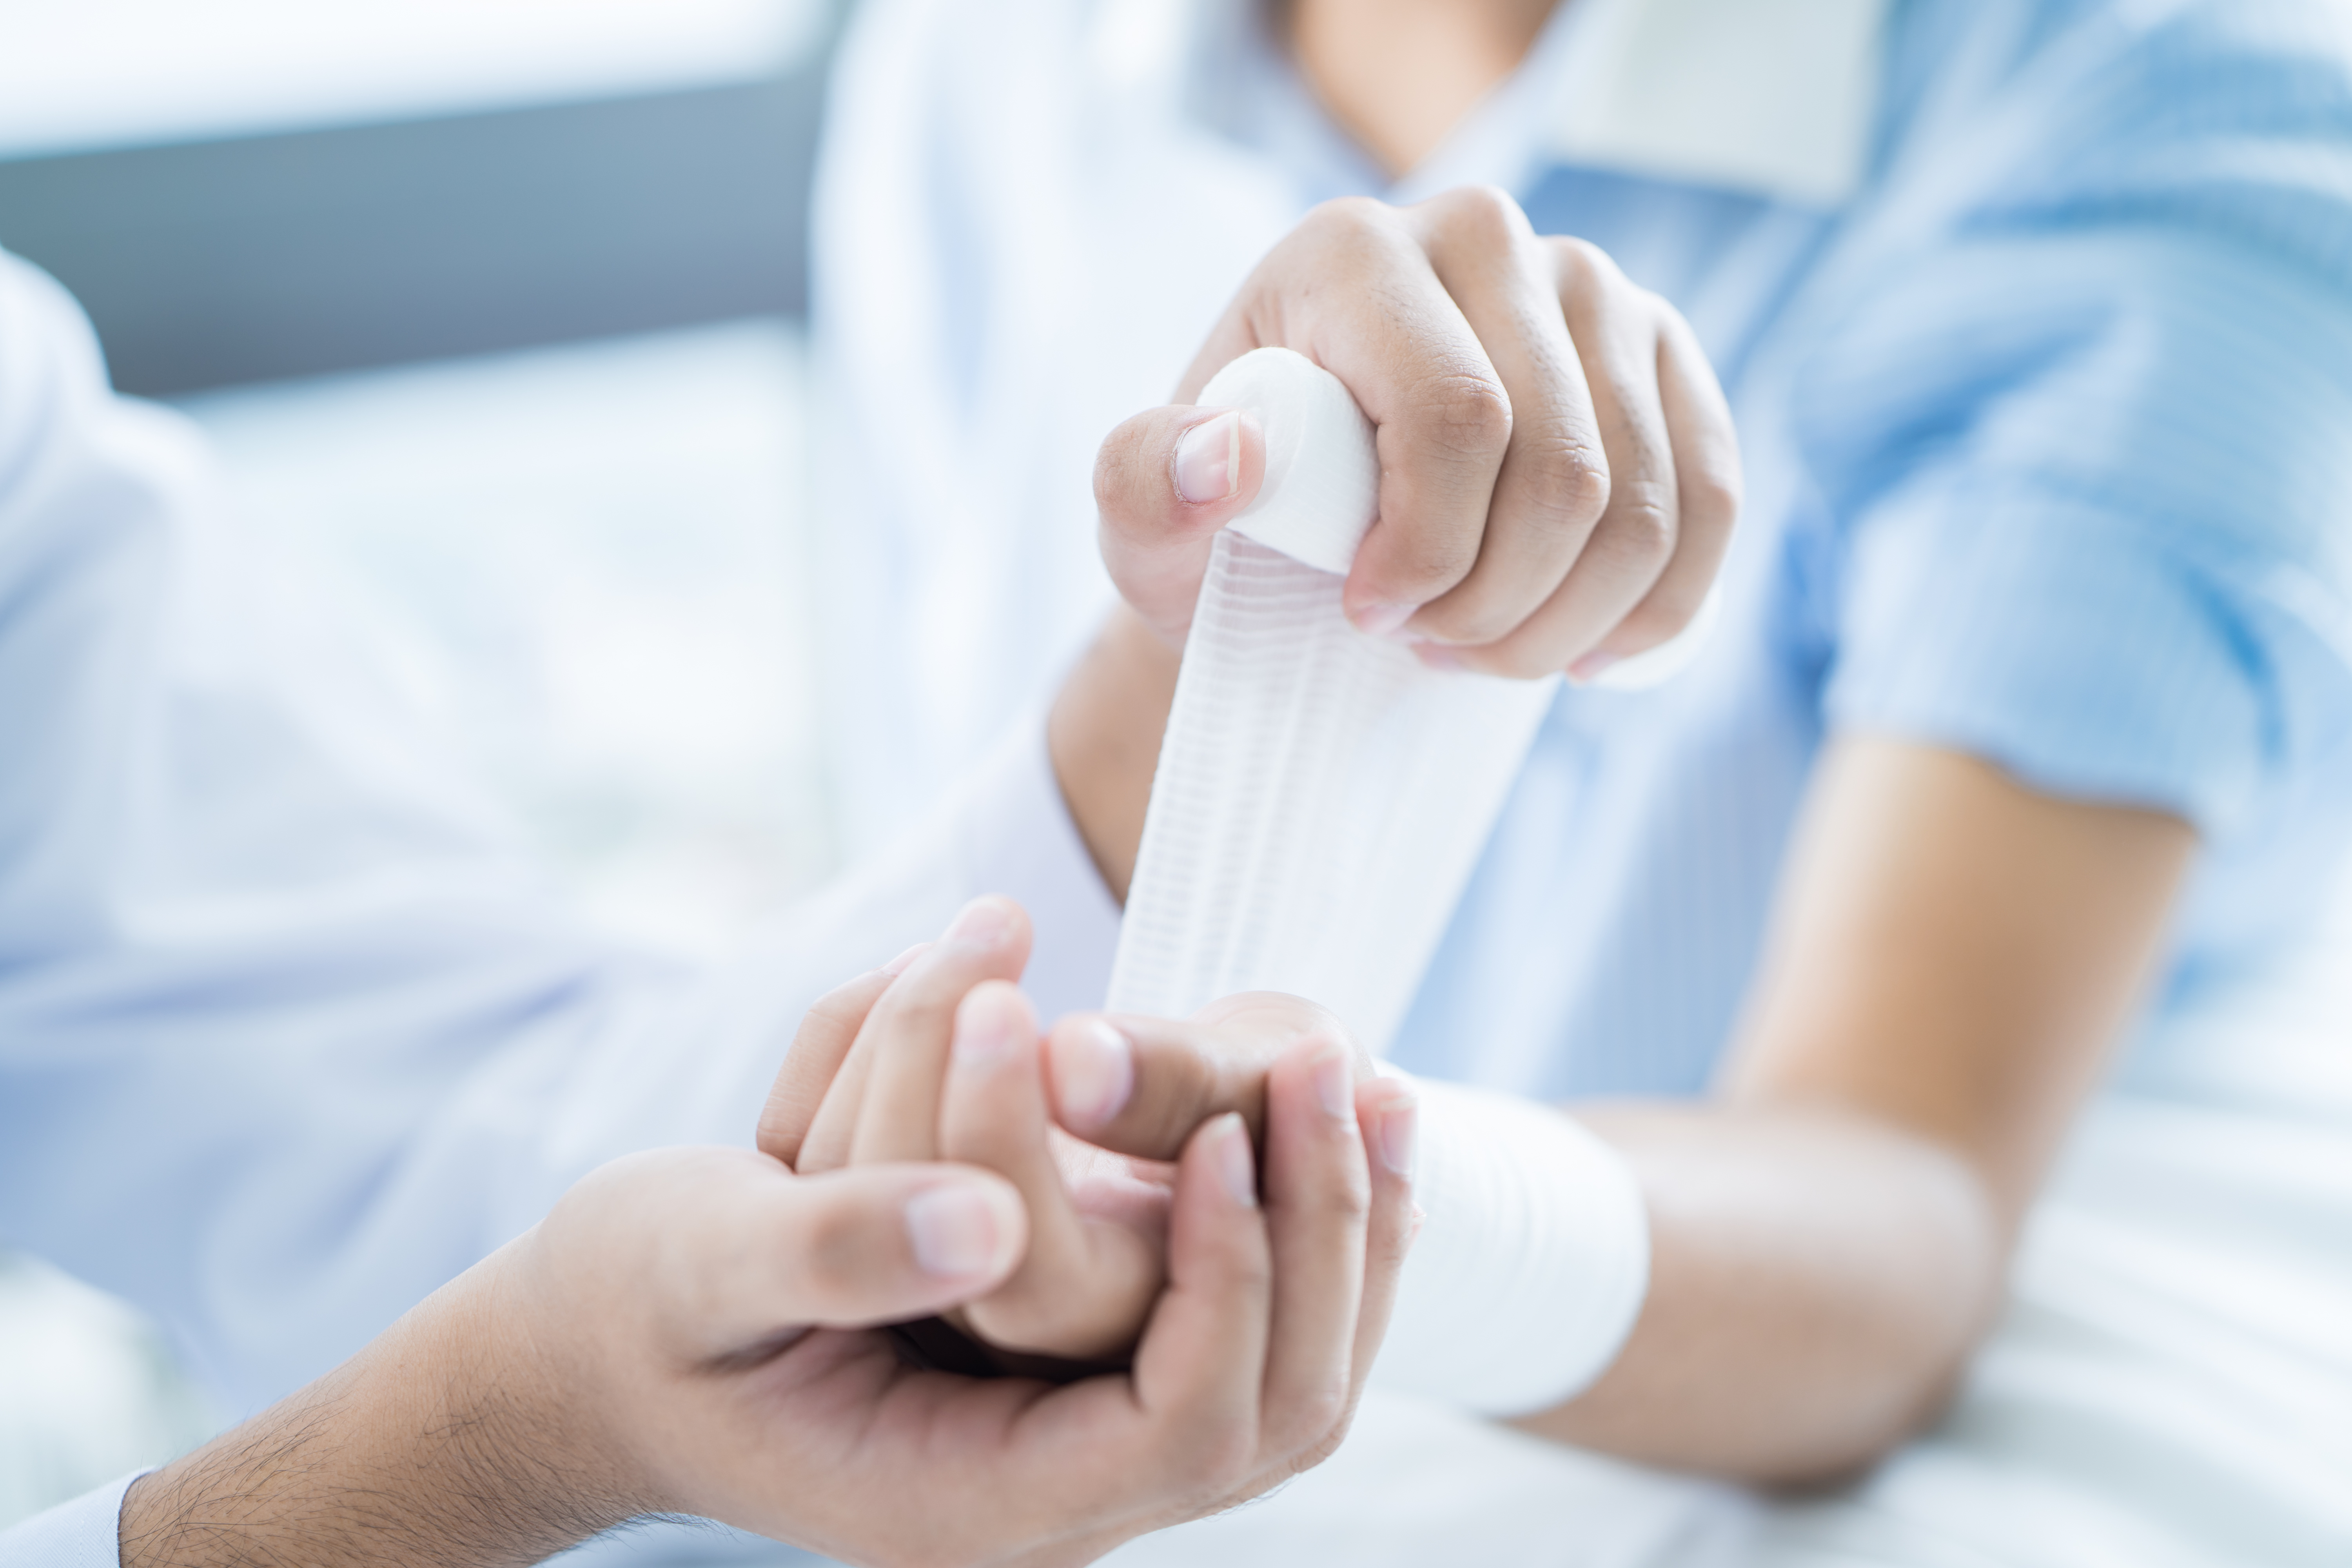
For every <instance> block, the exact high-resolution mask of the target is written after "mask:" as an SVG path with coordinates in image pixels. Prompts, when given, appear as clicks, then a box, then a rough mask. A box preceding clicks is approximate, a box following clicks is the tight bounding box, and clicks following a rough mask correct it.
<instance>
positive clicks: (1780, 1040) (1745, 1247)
mask: <svg viewBox="0 0 2352 1568" xmlns="http://www.w3.org/2000/svg"><path fill="white" fill-rule="evenodd" d="M1128 471H1129V472H1131V473H1133V474H1135V475H1137V476H1143V475H1146V474H1148V472H1149V468H1148V465H1141V464H1138V465H1132V466H1131V467H1130V468H1129V470H1128ZM1098 489H1099V490H1100V493H1101V494H1102V495H1103V497H1104V500H1105V510H1104V519H1103V527H1104V531H1105V532H1106V534H1122V535H1128V536H1131V537H1132V538H1133V540H1134V541H1136V542H1135V544H1134V545H1133V547H1132V548H1133V551H1134V552H1145V551H1148V550H1149V548H1150V540H1151V538H1152V537H1153V536H1154V535H1155V533H1159V532H1162V531H1169V530H1170V529H1171V526H1173V523H1172V521H1171V516H1170V510H1169V505H1168V502H1167V500H1166V499H1165V496H1164V494H1163V491H1162V489H1160V488H1158V487H1155V486H1153V485H1151V484H1150V483H1147V482H1141V481H1140V479H1139V482H1136V483H1133V484H1131V485H1127V486H1120V485H1110V486H1103V487H1098ZM1234 504H1236V505H1238V504H1241V503H1239V502H1235V503H1234ZM1173 660H1174V656H1173V655H1172V654H1171V653H1168V652H1167V651H1166V650H1165V646H1164V644H1163V643H1161V641H1160V638H1158V637H1156V636H1155V635H1154V634H1153V633H1152V632H1151V630H1150V628H1149V627H1148V626H1145V625H1143V624H1142V620H1141V617H1140V616H1137V615H1135V614H1134V613H1133V612H1131V611H1121V612H1118V613H1117V614H1115V615H1114V616H1113V617H1112V618H1111V620H1110V621H1109V622H1108V625H1107V626H1106V627H1105V630H1104V632H1103V633H1102V635H1101V637H1100V638H1099V639H1098V641H1097V644H1096V646H1095V647H1094V648H1093V650H1092V651H1091V652H1090V653H1089V654H1088V656H1087V659H1086V660H1085V662H1084V663H1083V664H1082V666H1081V667H1080V668H1078V669H1077V670H1076V671H1075V672H1074V674H1073V675H1072V677H1071V679H1069V681H1068V682H1067V683H1066V685H1065V687H1064V689H1063V690H1062V692H1061V695H1060V698H1059V700H1058V701H1057V705H1056V708H1055V711H1054V714H1053V716H1052V720H1051V722H1050V723H1049V726H1048V739H1049V742H1050V743H1051V745H1052V748H1053V752H1054V756H1055V767H1056V770H1057V773H1059V776H1060V778H1061V780H1062V783H1063V787H1064V792H1065V795H1066V799H1067V800H1068V803H1069V805H1070V807H1071V810H1072V813H1073V816H1074V817H1075V819H1076V822H1077V824H1078V826H1079V829H1080V831H1081V833H1082V834H1083V835H1084V836H1085V837H1086V839H1087V844H1088V846H1089V847H1090V848H1091V849H1092V851H1093V854H1094V856H1095V858H1096V861H1097V865H1098V866H1099V867H1101V868H1102V870H1103V873H1104V876H1105V879H1107V880H1108V882H1109V883H1110V884H1111V885H1112V886H1113V887H1114V888H1115V889H1124V888H1125V886H1126V882H1127V879H1128V877H1129V875H1131V873H1132V869H1133V866H1134V855H1135V849H1136V836H1137V833H1138V831H1139V827H1140V824H1141V820H1142V808H1143V801H1144V798H1145V797H1146V796H1147V795H1148V793H1149V790H1150V768H1149V766H1148V765H1145V764H1141V763H1139V759H1143V758H1148V757H1151V756H1154V755H1156V753H1157V747H1158V739H1159V731H1160V728H1161V727H1162V725H1163V724H1164V722H1165V718H1166V693H1167V692H1168V691H1169V690H1171V689H1172V664H1173ZM2194 850H2195V837H2194V835H2193V833H2192V832H2191V830H2190V829H2189V827H2188V826H2186V825H2185V824H2183V823H2181V822H2180V821H2179V820H2177V819H2175V818H2172V817H2169V816H2164V815H2161V814H2158V813H2154V812H2148V811H2142V810H2136V809H2132V808H2128V807H2123V806H2110V805H2095V804H2086V803H2082V802H2072V801H2063V800H2057V799H2053V798H2051V797H2049V796H2046V795H2039V794H2036V793H2035V792H2034V791H2032V790H2031V789H2029V788H2027V787H2025V786H2024V785H2022V784H2019V783H2018V782H2017V781H2015V780H2014V779H2012V778H2011V777H2009V776H2008V775H2006V774H2005V773H2001V772H2000V770H1999V769H1997V768H1994V767H1992V766H1990V765H1989V764H1986V763H1981V762H1979V761H1977V760H1975V759H1973V758H1970V757H1968V756H1965V755H1962V754H1959V753H1957V752H1948V751H1944V750H1940V749H1937V748H1935V747H1929V746H1922V745H1916V744H1911V743H1907V742H1902V741H1899V740H1895V739H1892V738H1885V737H1875V736H1868V735H1840V736H1836V737H1833V738H1832V740H1831V741H1830V742H1829V743H1828V745H1827V747H1826V748H1825V751H1824V752H1823V755H1822V761H1821V763H1820V764H1819V766H1818V768H1817V771H1816V776H1815V778H1814V781H1813V783H1812V785H1811V791H1810V795H1809V799H1808V805H1807V807H1806V809H1805V812H1804V816H1803V820H1802V826H1801V830H1800V831H1799V832H1798V834H1797V835H1796V837H1795V839H1794V841H1793V842H1792V844H1791V846H1790V850H1789V855H1788V858H1787V860H1786V862H1785V866H1784V871H1783V879H1782V886H1781V891H1780V903H1779V907H1778V909H1777V910H1776V913H1775V916H1774V918H1773V921H1772V924H1771V929H1770V933H1769V949H1768V952H1767V955H1766V957H1765V959H1764V961H1763V963H1762V964H1761V966H1760V968H1759V976H1758V979H1757V983H1756V990H1755V994H1754V995H1753V998H1752V1001H1751V1005H1750V1006H1749V1008H1748V1013H1747V1016H1746V1017H1745V1019H1744V1020H1743V1022H1742V1023H1741V1025H1740V1026H1739V1027H1738V1032H1737V1035H1736V1037H1735V1038H1734V1040H1733V1042H1732V1045H1731V1049H1730V1051H1729V1053H1728V1058H1727V1067H1726V1069H1725V1074H1724V1078H1723V1080H1722V1082H1721V1083H1720V1084H1719V1085H1718V1086H1717V1089H1716V1091H1715V1093H1714V1094H1713V1095H1712V1096H1711V1097H1710V1098H1709V1099H1708V1100H1706V1101H1703V1102H1700V1103H1696V1104H1673V1103H1658V1104H1625V1105H1610V1106H1579V1107H1576V1108H1575V1114H1576V1115H1578V1116H1579V1117H1580V1119H1581V1120H1583V1121H1585V1122H1586V1123H1587V1124H1588V1125H1589V1126H1591V1128H1592V1129H1593V1130H1594V1131H1598V1132H1599V1133H1600V1134H1601V1136H1602V1137H1604V1138H1607V1139H1608V1140H1610V1141H1611V1142H1612V1143H1614V1144H1615V1145H1616V1146H1617V1147H1618V1148H1619V1149H1621V1150H1622V1152H1624V1154H1625V1155H1626V1158H1627V1159H1628V1161H1629V1162H1630V1163H1632V1165H1633V1169H1634V1171H1635V1172H1636V1173H1637V1175H1638V1176H1639V1178H1640V1180H1641V1182H1642V1184H1643V1189H1644V1192H1645V1194H1647V1196H1648V1200H1649V1204H1650V1208H1651V1215H1652V1225H1653V1246H1654V1275H1653V1283H1652V1289H1651V1295H1650V1299H1649V1301H1648V1303H1647V1305H1646V1306H1645V1308H1644V1310H1643V1316H1642V1318H1641V1321H1640V1322H1639V1323H1638V1324H1637V1326H1636V1328H1635V1330H1634V1332H1633V1337H1632V1340H1631V1341H1630V1342H1629V1343H1628V1344H1627V1346H1626V1349H1625V1352H1624V1353H1623V1355H1622V1358H1621V1359H1620V1360H1619V1362H1618V1363H1616V1365H1615V1366H1614V1367H1613V1368H1612V1370H1611V1372H1610V1373H1608V1374H1607V1375H1606V1376H1604V1377H1603V1379H1602V1380H1601V1382H1600V1384H1597V1385H1596V1386H1595V1387H1594V1388H1592V1389H1591V1390H1590V1391H1588V1393H1587V1394H1585V1395H1583V1396H1582V1397H1581V1398H1580V1399H1578V1400H1576V1401H1574V1402H1572V1403H1570V1405H1565V1406H1563V1407H1561V1408H1560V1409H1559V1410H1556V1411H1552V1412H1549V1413H1546V1414H1544V1415H1538V1416H1536V1417H1533V1418H1530V1419H1529V1420H1528V1421H1526V1422H1525V1423H1523V1425H1525V1426H1527V1427H1528V1429H1529V1430H1532V1431H1536V1432H1538V1433H1541V1434H1544V1435H1546V1436H1555V1437H1559V1438H1560V1439H1562V1440H1566V1441H1572V1442H1576V1443H1578V1444H1580V1445H1584V1446H1588V1447H1599V1448H1602V1449H1606V1450H1608V1451H1611V1452H1613V1453H1617V1454H1621V1455H1624V1456H1627V1457H1629V1458H1638V1459H1643V1460H1645V1461H1650V1462H1654V1463H1660V1464H1666V1465H1674V1466H1679V1467H1685V1468H1696V1469H1701V1470H1706V1471H1710V1472H1713V1473H1717V1474H1720V1475H1724V1476H1728V1477H1732V1478H1737V1479H1745V1480H1751V1481H1759V1482H1765V1483H1773V1484H1804V1483H1811V1482H1815V1481H1820V1480H1824V1479H1835V1478H1837V1477H1839V1476H1841V1475H1843V1474H1844V1473H1847V1472H1849V1471H1850V1470H1852V1469H1853V1468H1855V1467H1857V1466H1860V1465H1863V1464H1865V1463H1867V1462H1868V1461H1869V1460H1871V1459H1872V1458H1875V1457H1877V1456H1879V1455H1881V1454H1883V1453H1885V1451H1886V1450H1887V1449H1888V1448H1889V1447H1891V1446H1893V1445H1894V1444H1895V1443H1896V1442H1898V1441H1900V1440H1901V1439H1902V1438H1903V1437H1904V1436H1907V1435H1908V1434H1909V1433H1910V1432H1912V1431H1914V1430H1916V1428H1917V1426H1919V1424H1920V1423H1922V1422H1923V1421H1925V1420H1927V1418H1929V1417H1930V1416H1931V1415H1933V1414H1934V1413H1935V1412H1936V1411H1937V1409H1938V1408H1940V1406H1941V1405H1942V1403H1943V1402H1944V1400H1945V1399H1946V1397H1947V1396H1948V1392H1949V1390H1950V1387H1951V1384H1952V1380H1953V1378H1954V1376H1955V1375H1956V1373H1958V1369H1959V1367H1960V1366H1961V1364H1962V1363H1963V1362H1964V1360H1965V1358H1966V1356H1967V1355H1968V1353H1969V1351H1970V1350H1971V1349H1972V1348H1973V1347H1974V1345H1975V1344H1976V1342H1977V1341H1978V1340H1979V1337H1980V1336H1981V1335H1982V1333H1983V1331H1984V1329H1985V1327H1986V1325H1987V1323H1988V1321H1989V1319H1990V1314H1991V1312H1992V1311H1993V1310H1994V1308H1995V1306H1996V1304H1997V1303H1998V1301H1999V1300H2000V1289H2001V1286H2002V1281H2003V1276H2004V1271H2005V1269H2006V1267H2007V1263H2008V1258H2009V1256H2010V1253H2011V1248H2012V1247H2013V1245H2014V1241H2015V1236H2016V1229H2017V1226H2018V1224H2019V1221H2020V1217H2021V1215H2022V1214H2023V1212H2024V1209H2025V1207H2026V1205H2027V1204H2028V1203H2029V1202H2030V1201H2031V1199H2032V1194H2033V1193H2034V1192H2035V1190H2036V1189H2037V1187H2038V1186H2039V1184H2040V1183H2041V1181H2042V1177H2043V1175H2044V1173H2045V1172H2046V1169H2047V1166H2048V1163H2049V1159H2050V1155H2051V1152H2052V1150H2053V1147H2054V1146H2055V1143H2056V1142H2057V1140H2058V1139H2059V1138H2060V1137H2061V1136H2062V1135H2063V1131H2064V1129H2065V1128H2066V1127H2067V1125H2068V1124H2069V1123H2070V1122H2071V1121H2072V1119H2073V1118H2074V1114H2075V1112H2076V1111H2077V1110H2079V1108H2080V1106H2081V1104H2082V1101H2083V1100H2084V1096H2085V1095H2086V1094H2087V1093H2088V1091H2089V1089H2090V1088H2091V1086H2092V1085H2093V1083H2094V1082H2095V1079H2096V1077H2097V1074H2098V1071H2099V1068H2100V1067H2101V1064H2102V1063H2103V1062H2104V1060H2105V1056H2106V1053H2107V1051H2108V1050H2109V1048H2110V1047H2111V1046H2112V1043H2113V1041H2114V1039H2115V1038H2116V1035H2117V1033H2118V1031H2119V1030H2120V1028H2121V1027H2122V1026H2123V1025H2124V1024H2125V1022H2126V1020H2127V1018H2128V1016H2129V1015H2130V1013H2131V1011H2132V1009H2133V1007H2134V1005H2136V1003H2137V1000H2138V998H2139V996H2140V994H2141V993H2142V991H2143V989H2144V987H2145V985H2146V984H2147V977H2148V975H2149V973H2150V972H2151V970H2152V968H2153V966H2154V964H2155V963H2156V962H2157V958H2158V953H2159V952H2160V948H2161V943H2162V940H2163V933H2164V924H2165V919H2166V914H2167V911H2168V909H2169V908H2170V906H2171V903H2172V900H2173V899H2174V897H2175V895H2176V894H2177V892H2178V890H2179V886H2180V884H2181V882H2182V880H2183V879H2184V878H2185V876H2186V874H2187V871H2188V868H2189V864H2190V862H2191V860H2192V858H2193V855H2194ZM1191 1070H1192V1071H1193V1072H1194V1074H1195V1075H1196V1076H1202V1077H1204V1076H1205V1075H1207V1074H1210V1073H1212V1072H1213V1071H1216V1070H1219V1069H1216V1068H1213V1067H1212V1066H1210V1065H1208V1064H1199V1065H1196V1066H1195V1067H1194V1068H1192V1069H1191ZM1154 1092H1155V1093H1156V1094H1182V1093H1185V1092H1187V1091H1183V1090H1179V1089H1173V1088H1170V1087H1168V1086H1165V1085H1162V1086H1160V1087H1159V1088H1156V1089H1155V1090H1154Z"/></svg>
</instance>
